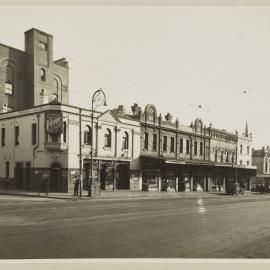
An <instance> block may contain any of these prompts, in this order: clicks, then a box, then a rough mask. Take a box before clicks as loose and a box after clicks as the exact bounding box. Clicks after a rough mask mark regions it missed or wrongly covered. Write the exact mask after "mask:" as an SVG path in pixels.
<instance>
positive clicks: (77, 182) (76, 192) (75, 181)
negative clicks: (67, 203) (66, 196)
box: [73, 176, 80, 196]
mask: <svg viewBox="0 0 270 270" xmlns="http://www.w3.org/2000/svg"><path fill="white" fill-rule="evenodd" d="M73 184H74V196H79V184H80V180H79V177H78V176H75V179H74V182H73Z"/></svg>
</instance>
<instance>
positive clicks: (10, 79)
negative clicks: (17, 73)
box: [5, 65, 14, 95]
mask: <svg viewBox="0 0 270 270" xmlns="http://www.w3.org/2000/svg"><path fill="white" fill-rule="evenodd" d="M13 90H14V70H13V67H12V66H10V65H7V66H6V79H5V93H6V94H8V95H13Z"/></svg>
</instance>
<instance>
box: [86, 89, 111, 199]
mask: <svg viewBox="0 0 270 270" xmlns="http://www.w3.org/2000/svg"><path fill="white" fill-rule="evenodd" d="M94 104H95V105H96V107H95V109H96V108H97V107H99V106H101V105H104V106H106V105H107V104H106V96H105V93H104V91H103V90H102V88H100V89H98V90H96V91H95V93H94V94H93V96H92V107H91V163H90V172H91V174H90V183H88V197H92V184H93V134H94V132H93V130H94ZM96 147H97V146H96Z"/></svg>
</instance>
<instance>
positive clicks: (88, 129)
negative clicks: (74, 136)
mask: <svg viewBox="0 0 270 270" xmlns="http://www.w3.org/2000/svg"><path fill="white" fill-rule="evenodd" d="M91 137H92V129H91V127H90V126H88V125H87V126H86V127H85V130H84V132H83V143H84V144H86V145H91Z"/></svg>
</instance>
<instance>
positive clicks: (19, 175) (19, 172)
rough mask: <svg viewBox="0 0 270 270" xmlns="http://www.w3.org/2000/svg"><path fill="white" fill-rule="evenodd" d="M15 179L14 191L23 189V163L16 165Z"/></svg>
mask: <svg viewBox="0 0 270 270" xmlns="http://www.w3.org/2000/svg"><path fill="white" fill-rule="evenodd" d="M15 179H16V189H22V188H23V163H22V162H18V163H16V168H15Z"/></svg>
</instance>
